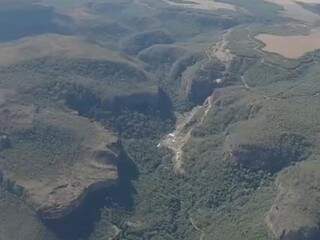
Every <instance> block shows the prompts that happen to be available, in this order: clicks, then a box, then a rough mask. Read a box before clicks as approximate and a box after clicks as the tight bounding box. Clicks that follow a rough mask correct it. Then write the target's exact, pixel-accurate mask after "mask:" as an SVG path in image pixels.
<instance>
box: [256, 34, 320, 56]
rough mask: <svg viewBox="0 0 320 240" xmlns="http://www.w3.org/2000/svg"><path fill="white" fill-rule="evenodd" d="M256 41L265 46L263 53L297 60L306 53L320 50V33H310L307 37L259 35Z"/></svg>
mask: <svg viewBox="0 0 320 240" xmlns="http://www.w3.org/2000/svg"><path fill="white" fill-rule="evenodd" d="M256 39H258V40H260V41H261V42H263V43H264V44H265V46H264V47H263V48H262V50H263V51H266V52H272V53H277V54H280V55H282V56H284V57H286V58H290V59H297V58H300V57H302V56H303V55H305V54H306V53H308V52H312V51H315V50H317V49H319V48H320V32H319V31H312V32H311V33H310V34H309V35H296V36H277V35H273V34H259V35H257V36H256Z"/></svg>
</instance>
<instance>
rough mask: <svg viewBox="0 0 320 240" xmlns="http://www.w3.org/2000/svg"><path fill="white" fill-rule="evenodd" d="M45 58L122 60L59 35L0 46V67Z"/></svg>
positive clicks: (93, 45) (71, 37) (27, 39)
mask: <svg viewBox="0 0 320 240" xmlns="http://www.w3.org/2000/svg"><path fill="white" fill-rule="evenodd" d="M46 56H60V57H61V56H63V57H76V58H94V59H113V60H114V61H121V60H123V59H122V58H121V57H120V56H119V55H118V54H116V53H114V52H112V51H110V50H107V49H105V48H102V47H99V46H97V45H95V44H91V43H88V42H85V41H84V40H82V39H80V38H78V37H73V36H64V35H59V34H46V35H40V36H35V37H26V38H23V39H21V40H18V41H13V42H10V43H3V44H0V65H10V64H15V63H16V62H19V61H24V60H30V59H34V58H41V57H46Z"/></svg>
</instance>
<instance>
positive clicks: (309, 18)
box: [265, 0, 320, 24]
mask: <svg viewBox="0 0 320 240" xmlns="http://www.w3.org/2000/svg"><path fill="white" fill-rule="evenodd" d="M265 1H266V2H270V3H275V4H277V5H280V6H282V7H283V15H284V16H287V17H289V18H292V19H296V20H298V21H302V22H304V23H308V24H314V23H315V22H317V21H320V16H319V15H317V14H315V13H313V12H311V11H308V10H307V9H305V8H303V7H302V6H301V5H300V4H298V3H297V2H298V1H295V0H265ZM299 2H302V3H320V1H319V0H299Z"/></svg>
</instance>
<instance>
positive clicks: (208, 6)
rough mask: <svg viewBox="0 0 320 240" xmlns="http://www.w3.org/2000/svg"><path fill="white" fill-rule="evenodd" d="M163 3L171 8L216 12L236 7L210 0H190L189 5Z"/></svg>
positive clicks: (167, 1)
mask: <svg viewBox="0 0 320 240" xmlns="http://www.w3.org/2000/svg"><path fill="white" fill-rule="evenodd" d="M163 1H164V2H166V3H168V4H170V5H173V6H180V7H188V8H194V9H202V10H217V9H228V10H233V11H235V10H236V7H235V6H234V5H232V4H227V3H221V2H216V1H212V0H191V1H190V3H188V2H187V3H184V2H183V1H181V3H179V2H178V1H176V2H175V1H172V0H163Z"/></svg>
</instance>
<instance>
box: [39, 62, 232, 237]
mask: <svg viewBox="0 0 320 240" xmlns="http://www.w3.org/2000/svg"><path fill="white" fill-rule="evenodd" d="M228 64H229V63H228ZM226 71H227V68H226V70H225V71H224V72H223V73H222V74H221V75H222V76H225V73H226ZM215 83H216V85H217V86H218V87H219V85H220V84H221V86H223V83H224V78H221V79H220V78H219V79H215ZM213 91H214V90H213ZM167 100H168V99H164V101H167ZM211 103H212V93H210V94H209V96H206V100H205V101H204V103H203V104H202V105H197V106H194V107H193V109H192V110H191V111H190V112H187V113H184V114H180V115H179V116H180V117H178V118H177V119H178V120H177V122H176V128H175V130H174V131H173V132H172V133H167V132H166V133H163V136H162V137H160V138H159V145H158V147H160V146H161V147H166V148H168V149H170V150H171V151H172V153H173V159H172V162H173V166H174V169H173V171H175V173H176V174H184V173H185V170H184V169H183V159H182V154H183V153H182V148H183V146H184V145H185V144H186V143H187V141H188V140H189V138H190V136H191V132H192V130H193V129H194V128H195V127H196V126H198V125H199V124H201V123H202V122H203V121H204V120H205V118H206V116H207V114H208V112H209V110H210V108H211ZM93 105H94V106H92V107H94V108H96V106H97V105H100V104H99V103H96V104H93ZM69 107H70V106H69ZM78 107H79V109H81V106H80V105H79V106H78ZM72 109H73V110H76V111H78V112H79V115H82V116H84V117H90V118H92V117H93V116H92V115H91V113H90V109H88V111H85V112H84V111H81V110H79V109H78V108H77V107H76V106H75V105H74V104H72ZM170 111H171V110H170ZM199 114H201V117H200V118H199V121H195V122H194V121H193V116H195V115H199ZM96 120H97V121H104V120H105V119H96ZM186 126H188V129H185V127H186ZM120 140H121V137H120ZM118 174H119V179H118V183H117V184H116V185H115V186H112V187H109V188H107V189H100V190H98V191H96V192H91V193H90V194H89V195H88V196H86V198H85V199H84V201H83V203H82V204H81V206H80V207H79V208H77V209H76V210H75V211H74V212H72V213H71V214H69V215H67V216H66V217H64V218H63V219H57V220H47V221H45V222H44V223H45V225H46V226H47V227H49V228H50V229H51V230H52V231H53V232H54V233H55V234H56V235H57V236H58V237H59V239H61V240H78V239H88V238H89V236H90V235H91V233H92V232H93V230H94V225H95V223H96V222H97V221H99V219H100V212H101V209H102V208H104V207H107V208H113V209H114V208H119V209H125V210H127V211H131V210H133V208H134V199H133V194H135V189H134V187H133V184H132V180H134V179H137V177H138V169H137V166H136V165H135V163H134V162H133V161H132V160H131V159H130V158H129V156H128V155H127V154H126V152H125V151H124V149H123V148H122V150H121V154H120V156H119V161H118Z"/></svg>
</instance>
